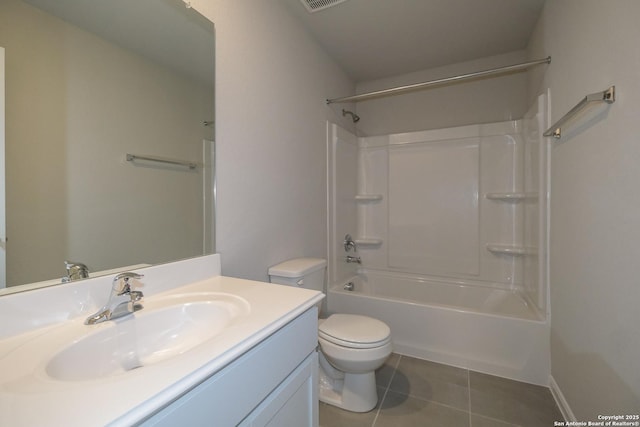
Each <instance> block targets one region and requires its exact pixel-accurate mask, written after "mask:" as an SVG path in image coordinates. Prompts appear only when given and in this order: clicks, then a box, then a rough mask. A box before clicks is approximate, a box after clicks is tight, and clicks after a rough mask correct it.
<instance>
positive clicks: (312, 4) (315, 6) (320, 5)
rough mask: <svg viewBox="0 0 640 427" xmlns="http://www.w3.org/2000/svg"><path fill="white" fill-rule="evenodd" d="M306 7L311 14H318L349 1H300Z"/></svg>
mask: <svg viewBox="0 0 640 427" xmlns="http://www.w3.org/2000/svg"><path fill="white" fill-rule="evenodd" d="M300 1H301V2H302V4H303V5H304V7H306V8H307V10H308V11H309V12H311V13H313V12H318V11H320V10H322V9H326V8H328V7H331V6H335V5H337V4H340V3H342V2H345V1H347V0H300Z"/></svg>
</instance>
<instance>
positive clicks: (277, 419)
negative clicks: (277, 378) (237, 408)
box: [240, 351, 318, 427]
mask: <svg viewBox="0 0 640 427" xmlns="http://www.w3.org/2000/svg"><path fill="white" fill-rule="evenodd" d="M317 377H318V353H317V352H315V351H314V352H313V353H312V354H310V355H309V357H307V358H306V359H305V361H304V362H302V363H301V364H300V366H298V367H297V368H296V370H295V371H293V372H292V373H291V375H289V377H287V379H286V380H284V381H283V382H282V384H280V385H279V386H278V388H277V389H275V390H274V391H273V392H272V393H271V394H270V395H269V396H268V397H267V398H266V399H265V400H264V401H263V402H262V403H261V404H260V405H259V406H258V407H257V408H256V409H255V410H254V411H253V412H252V413H251V414H250V415H249V416H248V417H247V418H246V419H245V420H244V421H243V422H242V423H240V426H241V427H291V426H296V427H316V426H317V425H318V378H317Z"/></svg>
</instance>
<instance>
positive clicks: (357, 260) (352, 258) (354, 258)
mask: <svg viewBox="0 0 640 427" xmlns="http://www.w3.org/2000/svg"><path fill="white" fill-rule="evenodd" d="M345 260H346V261H347V263H349V264H350V263H356V264H362V260H361V259H360V257H359V256H349V255H347V257H346V258H345Z"/></svg>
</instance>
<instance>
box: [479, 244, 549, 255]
mask: <svg viewBox="0 0 640 427" xmlns="http://www.w3.org/2000/svg"><path fill="white" fill-rule="evenodd" d="M487 250H488V251H489V252H491V253H494V254H501V255H513V256H523V255H535V254H536V253H537V251H536V248H532V247H528V246H518V245H501V244H493V243H491V244H488V245H487Z"/></svg>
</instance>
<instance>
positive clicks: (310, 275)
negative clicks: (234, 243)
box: [269, 258, 393, 412]
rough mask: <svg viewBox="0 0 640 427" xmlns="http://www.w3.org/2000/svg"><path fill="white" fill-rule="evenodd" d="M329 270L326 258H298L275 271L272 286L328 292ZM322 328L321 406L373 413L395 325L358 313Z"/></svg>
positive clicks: (324, 321) (331, 318)
mask: <svg viewBox="0 0 640 427" xmlns="http://www.w3.org/2000/svg"><path fill="white" fill-rule="evenodd" d="M326 265H327V263H326V261H325V260H324V259H320V258H297V259H293V260H289V261H285V262H283V263H281V264H278V265H276V266H273V267H271V268H270V269H269V277H270V280H271V282H272V283H277V284H282V285H288V286H296V287H304V288H307V289H314V290H319V291H322V290H323V287H324V270H325V267H326ZM318 323H319V326H318V343H319V350H320V351H319V354H318V356H319V357H318V358H319V360H320V370H319V373H320V375H319V383H320V393H319V394H320V401H322V402H325V403H328V404H330V405H334V406H337V407H339V408H342V409H346V410H348V411H353V412H367V411H370V410H371V409H373V408H374V407H375V406H376V404H377V402H378V394H377V389H376V378H375V370H376V369H378V368H379V367H381V366H382V365H383V364H384V362H385V360H386V359H387V358H388V357H389V355H390V354H391V351H392V349H393V348H392V344H391V331H390V329H389V326H387V325H386V324H385V323H384V322H381V321H380V320H377V319H373V318H371V317H368V316H360V315H353V314H332V315H331V316H329V317H328V318H326V319H320V320H319V322H318Z"/></svg>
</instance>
